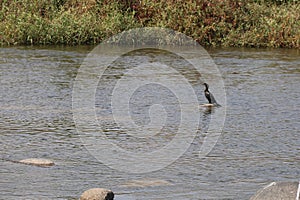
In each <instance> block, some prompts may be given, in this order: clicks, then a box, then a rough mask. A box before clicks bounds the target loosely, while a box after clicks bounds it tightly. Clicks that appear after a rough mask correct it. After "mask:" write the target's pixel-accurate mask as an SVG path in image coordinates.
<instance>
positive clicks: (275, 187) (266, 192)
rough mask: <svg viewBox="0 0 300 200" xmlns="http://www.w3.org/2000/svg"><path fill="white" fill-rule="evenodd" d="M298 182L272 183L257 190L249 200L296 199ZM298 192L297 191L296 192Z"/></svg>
mask: <svg viewBox="0 0 300 200" xmlns="http://www.w3.org/2000/svg"><path fill="white" fill-rule="evenodd" d="M298 187H300V186H299V183H298V182H277V183H276V182H273V183H271V184H269V185H268V186H266V187H264V188H262V189H260V190H258V192H257V193H256V194H255V195H254V196H252V197H251V198H250V200H290V199H296V197H297V191H298ZM298 192H299V191H298Z"/></svg>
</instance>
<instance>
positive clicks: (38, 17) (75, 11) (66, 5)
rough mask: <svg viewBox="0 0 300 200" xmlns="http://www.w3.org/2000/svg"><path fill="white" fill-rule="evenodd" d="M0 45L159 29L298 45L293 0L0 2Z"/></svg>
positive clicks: (299, 19) (229, 41) (203, 39)
mask: <svg viewBox="0 0 300 200" xmlns="http://www.w3.org/2000/svg"><path fill="white" fill-rule="evenodd" d="M0 21H1V24H0V44H1V45H21V44H45V45H46V44H66V45H79V44H98V43H99V42H101V41H102V40H103V39H106V38H108V37H110V36H112V35H114V34H117V33H120V32H122V31H124V30H129V29H131V28H137V27H165V28H170V29H173V30H176V31H179V32H182V33H184V34H186V35H188V36H191V37H192V38H194V39H195V40H197V41H198V42H199V43H200V44H202V45H212V46H250V47H288V48H300V3H299V2H298V0H196V1H195V0H177V1H176V0H162V1H159V0H152V1H147V0H142V1H139V0H114V1H109V0H0Z"/></svg>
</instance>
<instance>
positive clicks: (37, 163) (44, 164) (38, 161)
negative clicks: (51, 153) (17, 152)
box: [19, 158, 54, 167]
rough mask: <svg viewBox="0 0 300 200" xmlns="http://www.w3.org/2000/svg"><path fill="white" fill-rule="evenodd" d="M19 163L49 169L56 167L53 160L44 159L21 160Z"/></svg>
mask: <svg viewBox="0 0 300 200" xmlns="http://www.w3.org/2000/svg"><path fill="white" fill-rule="evenodd" d="M19 163H23V164H27V165H35V166H40V167H48V166H53V165H54V162H53V161H52V160H48V159H42V158H28V159H24V160H20V161H19Z"/></svg>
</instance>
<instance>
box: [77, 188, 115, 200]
mask: <svg viewBox="0 0 300 200" xmlns="http://www.w3.org/2000/svg"><path fill="white" fill-rule="evenodd" d="M113 199H114V193H113V192H112V191H111V190H107V189H104V188H92V189H89V190H86V191H85V192H83V193H82V195H81V196H80V200H113Z"/></svg>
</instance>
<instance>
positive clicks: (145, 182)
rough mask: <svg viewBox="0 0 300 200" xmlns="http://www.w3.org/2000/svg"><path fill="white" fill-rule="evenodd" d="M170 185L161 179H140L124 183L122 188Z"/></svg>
mask: <svg viewBox="0 0 300 200" xmlns="http://www.w3.org/2000/svg"><path fill="white" fill-rule="evenodd" d="M167 185H172V184H171V183H170V182H168V181H165V180H161V179H151V178H149V179H140V180H131V181H128V182H126V183H124V184H123V185H122V186H123V187H154V186H167Z"/></svg>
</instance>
